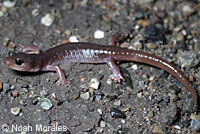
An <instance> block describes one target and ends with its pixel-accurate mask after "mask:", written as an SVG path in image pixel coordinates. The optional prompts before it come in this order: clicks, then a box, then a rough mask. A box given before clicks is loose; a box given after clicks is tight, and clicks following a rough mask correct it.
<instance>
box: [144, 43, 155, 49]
mask: <svg viewBox="0 0 200 134" xmlns="http://www.w3.org/2000/svg"><path fill="white" fill-rule="evenodd" d="M146 46H147V48H149V49H155V48H157V44H156V43H155V42H149V43H147V44H146Z"/></svg>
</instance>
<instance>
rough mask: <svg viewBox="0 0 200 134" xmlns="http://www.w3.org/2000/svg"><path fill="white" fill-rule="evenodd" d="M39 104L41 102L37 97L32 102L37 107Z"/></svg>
mask: <svg viewBox="0 0 200 134" xmlns="http://www.w3.org/2000/svg"><path fill="white" fill-rule="evenodd" d="M38 102H39V101H38V98H37V97H36V98H34V99H33V100H32V104H33V105H36V104H37V103H38Z"/></svg>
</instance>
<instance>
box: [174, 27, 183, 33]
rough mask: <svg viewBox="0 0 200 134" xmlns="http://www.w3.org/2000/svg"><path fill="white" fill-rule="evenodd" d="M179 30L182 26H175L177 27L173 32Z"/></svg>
mask: <svg viewBox="0 0 200 134" xmlns="http://www.w3.org/2000/svg"><path fill="white" fill-rule="evenodd" d="M181 30H182V26H177V27H176V28H175V29H174V31H175V32H180V31H181Z"/></svg>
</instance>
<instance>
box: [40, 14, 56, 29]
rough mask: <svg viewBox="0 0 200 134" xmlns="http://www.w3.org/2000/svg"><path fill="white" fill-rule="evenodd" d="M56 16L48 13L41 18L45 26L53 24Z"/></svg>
mask: <svg viewBox="0 0 200 134" xmlns="http://www.w3.org/2000/svg"><path fill="white" fill-rule="evenodd" d="M54 19H55V16H54V15H52V14H47V15H45V16H44V17H42V18H41V23H42V24H44V25H45V26H51V24H52V23H53V22H54Z"/></svg>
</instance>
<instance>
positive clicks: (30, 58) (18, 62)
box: [4, 53, 41, 72]
mask: <svg viewBox="0 0 200 134" xmlns="http://www.w3.org/2000/svg"><path fill="white" fill-rule="evenodd" d="M35 61H36V59H35V58H34V55H30V54H26V53H17V54H15V55H13V56H8V57H7V58H5V59H4V64H6V66H7V67H8V68H11V69H13V70H17V71H23V72H37V71H39V70H40V68H41V67H40V65H36V62H35Z"/></svg>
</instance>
